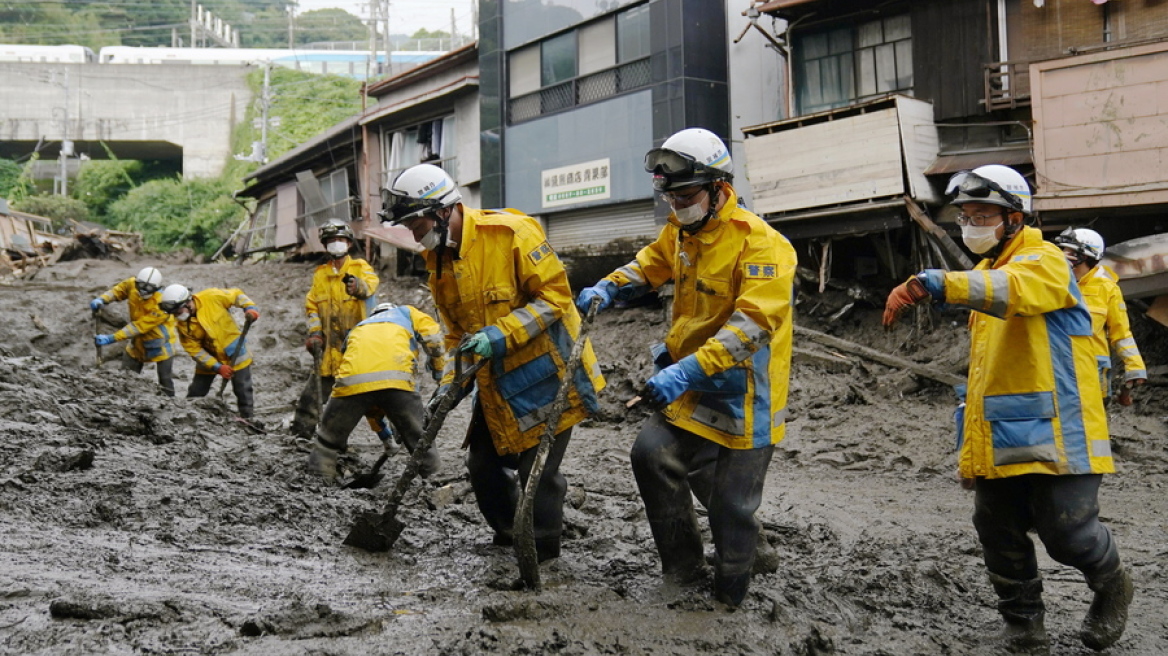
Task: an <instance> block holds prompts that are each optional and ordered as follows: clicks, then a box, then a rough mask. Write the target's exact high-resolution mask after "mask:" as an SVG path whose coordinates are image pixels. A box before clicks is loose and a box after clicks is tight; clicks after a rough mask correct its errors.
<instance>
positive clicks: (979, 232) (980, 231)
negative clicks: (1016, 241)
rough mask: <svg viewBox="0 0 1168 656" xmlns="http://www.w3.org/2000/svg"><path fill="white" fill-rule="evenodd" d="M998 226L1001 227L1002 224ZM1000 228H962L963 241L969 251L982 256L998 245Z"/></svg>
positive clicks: (993, 226)
mask: <svg viewBox="0 0 1168 656" xmlns="http://www.w3.org/2000/svg"><path fill="white" fill-rule="evenodd" d="M998 225H1001V224H1000V223H999V224H998ZM997 232H998V226H997V225H992V226H961V241H963V242H965V245H966V246H968V247H969V250H971V251H973V252H974V253H977V254H978V255H981V254H983V253H988V252H989V251H991V250H993V248H994V246H997V245H998V235H997Z"/></svg>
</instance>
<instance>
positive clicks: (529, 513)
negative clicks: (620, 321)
mask: <svg viewBox="0 0 1168 656" xmlns="http://www.w3.org/2000/svg"><path fill="white" fill-rule="evenodd" d="M599 307H600V298H593V299H592V304H591V305H589V306H588V312H587V314H585V315H584V320H583V322H581V324H580V334H578V335H576V341H575V342H574V343H573V344H572V353H571V354H570V355H569V356H568V363H567V364H566V365H564V380H563V381H562V382H561V383H560V389H559V390H558V391H557V392H556V400H555V401H553V402H552V411H551V415H550V416H549V417H548V419H547V429H546V430H545V431H544V433H543V437H542V438H540V440H539V447H538V450H537V451H536V452H535V460H534V461H532V463H531V473H529V474H528V475H527V485H525V486H524V487H523V497H521V498H520V499H519V505H518V506H516V508H515V520H514V521H513V522H512V524H511V530H512V531H513V534H514V536H515V555H516V557H517V558H518V559H519V576H520V577H521V578H522V579H523V584H524V585H526V586H527V587H529V588H531V589H532V590H535V591H536V592H538V591H539V589H540V580H539V555H538V554H537V553H536V548H535V490H536V488H538V487H539V479H540V478H541V477H542V476H543V465H544V462H545V461H546V460H547V454H548V451H550V450H551V448H552V442H554V441H555V439H556V428H557V427H559V425H560V416H562V415H563V414H564V408H566V407H567V405H568V390H569V389H570V388H571V387H572V377H573V376H575V375H576V367H577V366H579V364H580V356H581V355H583V354H584V342H585V338H586V337H587V335H588V327H589V326H590V325H591V324H592V318H593V317H595V316H596V311H597V308H599Z"/></svg>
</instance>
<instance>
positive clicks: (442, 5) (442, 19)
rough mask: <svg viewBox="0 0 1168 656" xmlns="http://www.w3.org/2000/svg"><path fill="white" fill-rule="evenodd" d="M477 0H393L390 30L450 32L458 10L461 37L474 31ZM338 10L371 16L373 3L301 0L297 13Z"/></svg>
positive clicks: (355, 0)
mask: <svg viewBox="0 0 1168 656" xmlns="http://www.w3.org/2000/svg"><path fill="white" fill-rule="evenodd" d="M474 3H475V0H390V2H389V30H390V32H392V33H394V34H413V33H414V32H417V31H418V30H419V29H422V28H426V29H427V30H431V31H434V30H442V31H443V32H449V31H450V10H451V9H453V10H454V21H455V27H456V28H457V30H458V33H459V34H467V33H469V32H470V30H471V29H472V27H473V26H472V24H471V23H472V22H473V19H474ZM330 7H337V8H340V9H344V10H345V11H347V12H349V13H350V14H353V15H354V16H359V17H360V18H368V17H369V0H299V8H298V10H297V13H304V12H306V11H312V10H313V9H327V8H330Z"/></svg>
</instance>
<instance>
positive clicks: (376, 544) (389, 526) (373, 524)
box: [344, 354, 487, 552]
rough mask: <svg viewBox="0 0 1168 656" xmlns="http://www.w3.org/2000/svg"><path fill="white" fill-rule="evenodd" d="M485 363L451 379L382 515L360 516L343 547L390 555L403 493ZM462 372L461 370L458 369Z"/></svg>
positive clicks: (399, 529) (398, 527) (398, 530)
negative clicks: (461, 397)
mask: <svg viewBox="0 0 1168 656" xmlns="http://www.w3.org/2000/svg"><path fill="white" fill-rule="evenodd" d="M455 357H456V358H459V359H458V360H455V364H456V366H457V365H461V363H462V359H461V358H462V356H461V355H459V354H456V355H455ZM486 363H487V360H486V359H485V358H484V359H481V360H479V361H478V362H476V363H474V364H473V365H471V366H470V367H468V368H467V369H466V370H465V371H461V372H458V373H457V375H456V376H455V378H454V384H452V385H451V386H450V389H448V390H446V393H445V394H443V395H442V396H440V397H439V398H438V405H437V407H436V408H435V409H434V413H433V414H432V415H430V419H429V421H427V422H426V428H425V431H424V433H423V435H422V439H420V440H418V444H417V445H416V446H415V447H414V452H413V454H412V455H411V456H410V460H409V462H407V463H406V468H405V470H404V471H402V474H401V477H400V478H398V479H397V485H395V486H394V488H393V492H392V493H391V494H390V495H389V502H388V503H387V504H386V508H385V512H383V513H376V512H368V513H362V514H361V516H359V517H358V518H357V521H356V522H355V523H354V524H353V528H352V529H350V530H349V535H348V536H347V537H346V538H345V542H344V544H347V545H349V546H350V547H357V548H358V549H364V550H365V551H371V552H380V551H389V550H390V549H392V548H393V543H394V542H397V538H398V536H399V535H401V532H402V529H404V528H405V527H406V526H405V524H403V523H402V522H401V520H399V519H398V518H397V511H398V507H400V506H401V502H402V497H404V496H405V495H406V490H408V489H409V487H410V483H412V482H413V481H414V478H415V477H416V476H417V475H418V469H419V467H421V464H422V458H423V457H425V455H426V451H428V450H429V449H430V446H431V445H432V444H434V438H435V437H437V435H438V430H439V429H441V428H442V423H443V422H444V421H445V420H446V415H447V414H449V413H450V411H451V410H453V409H454V406H455V405H456V404H457V403H458V400H459V396H460V395H461V394H462V389H463V387H465V386H466V384H467V382H469V381H471V380H473V379H474V375H475V373H476V372H477V371H478V370H479V369H481V368H482V366H483V365H484V364H486ZM458 368H459V369H461V366H459V367H458ZM386 457H387V455H386V454H382V456H381V459H379V460H378V465H376V466H375V467H374V469H375V470H376V467H377V466H380V464H381V460H384V459H385V458H386Z"/></svg>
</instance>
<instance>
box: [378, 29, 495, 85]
mask: <svg viewBox="0 0 1168 656" xmlns="http://www.w3.org/2000/svg"><path fill="white" fill-rule="evenodd" d="M478 58H479V46H478V42H477V41H475V42H473V43H468V44H466V45H465V46H463V47H461V48H458V49H457V50H451V51H450V52H448V53H446V54H445V55H442V56H441V57H438V58H436V59H431V60H430V61H428V62H426V63H425V64H422V65H420V66H415V67H414V68H411V69H410V70H408V71H406V72H404V73H399V74H398V75H395V76H393V77H391V78H387V79H385V80H382V81H380V82H377V83H374V84H372V85H369V86H367V87H366V88H365V93H366V95H369V96H372V97H374V98H379V97H381V96H384V95H386V94H388V93H391V92H393V91H395V90H397V89H400V88H402V87H407V86H410V85H411V84H414V83H416V82H417V81H418V80H422V79H425V78H428V77H431V76H433V75H437V74H438V73H441V72H442V71H446V70H449V69H451V68H454V67H456V66H461V65H462V64H465V63H467V62H470V61H478Z"/></svg>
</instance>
